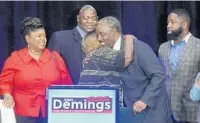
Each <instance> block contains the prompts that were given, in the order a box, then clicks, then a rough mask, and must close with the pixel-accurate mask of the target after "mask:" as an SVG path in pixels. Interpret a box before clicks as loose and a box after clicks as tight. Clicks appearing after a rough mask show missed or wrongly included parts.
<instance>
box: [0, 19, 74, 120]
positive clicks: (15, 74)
mask: <svg viewBox="0 0 200 123" xmlns="http://www.w3.org/2000/svg"><path fill="white" fill-rule="evenodd" d="M20 30H21V33H22V35H23V37H24V39H25V41H26V42H27V44H28V46H27V47H25V48H23V49H20V50H18V51H14V52H13V53H12V54H11V56H10V57H9V58H8V59H7V60H6V62H5V64H4V67H3V70H2V73H1V75H0V94H1V95H3V97H4V101H3V104H4V105H5V106H6V107H13V106H14V110H15V113H16V120H17V123H41V122H42V120H44V119H45V118H44V117H45V116H46V112H45V111H46V105H45V90H46V88H47V87H48V86H49V85H54V84H65V85H71V84H72V81H71V78H70V76H69V73H68V71H67V69H66V66H65V63H64V61H63V59H62V58H61V56H60V55H59V54H58V53H57V52H55V51H53V52H51V51H49V50H48V49H47V48H45V46H46V42H47V39H46V33H45V29H44V26H43V23H42V22H41V20H40V19H39V18H35V17H27V18H25V19H24V20H23V21H22V23H21V25H20Z"/></svg>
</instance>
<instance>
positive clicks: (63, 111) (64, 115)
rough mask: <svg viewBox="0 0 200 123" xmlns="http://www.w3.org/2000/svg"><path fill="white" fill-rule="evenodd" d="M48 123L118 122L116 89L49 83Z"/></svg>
mask: <svg viewBox="0 0 200 123" xmlns="http://www.w3.org/2000/svg"><path fill="white" fill-rule="evenodd" d="M47 99H48V101H47V104H48V109H47V110H48V123H118V121H119V120H118V117H119V116H117V115H118V111H119V105H118V100H119V99H118V91H117V88H114V87H108V86H104V87H102V86H51V87H49V88H48V89H47Z"/></svg>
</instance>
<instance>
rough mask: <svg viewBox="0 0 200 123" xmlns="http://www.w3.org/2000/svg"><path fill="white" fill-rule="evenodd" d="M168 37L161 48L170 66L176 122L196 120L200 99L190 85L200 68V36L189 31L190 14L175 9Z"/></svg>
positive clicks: (193, 122)
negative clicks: (197, 98)
mask: <svg viewBox="0 0 200 123" xmlns="http://www.w3.org/2000/svg"><path fill="white" fill-rule="evenodd" d="M167 22H168V24H167V31H168V38H169V41H168V42H165V43H163V44H162V45H161V46H160V48H159V57H160V59H161V61H162V63H163V65H164V67H165V69H166V73H167V76H168V79H167V80H168V81H167V82H166V88H167V92H168V95H169V98H170V101H171V108H172V112H173V117H174V121H175V123H196V122H197V121H196V116H197V110H198V102H193V101H192V100H191V99H190V89H191V88H192V86H193V84H194V82H195V77H196V75H197V73H198V72H199V71H200V40H199V39H198V38H196V37H194V36H193V35H192V34H191V33H190V32H189V26H190V16H189V14H188V12H187V11H186V10H183V9H175V10H173V11H172V12H171V13H170V14H169V16H168V21H167Z"/></svg>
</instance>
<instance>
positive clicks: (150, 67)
mask: <svg viewBox="0 0 200 123" xmlns="http://www.w3.org/2000/svg"><path fill="white" fill-rule="evenodd" d="M96 33H97V38H98V40H99V41H100V42H101V44H102V45H104V46H108V47H111V48H113V49H115V50H120V49H121V48H122V47H123V40H121V37H122V28H121V24H120V23H119V21H118V20H117V19H116V18H114V17H111V16H109V17H105V18H102V19H100V20H99V21H98V22H97V26H96ZM133 49H134V52H133V54H134V55H133V58H134V60H133V61H132V62H131V63H130V64H129V66H128V67H126V68H124V69H123V70H122V71H121V72H120V79H121V80H122V83H123V91H124V99H125V103H126V105H127V106H128V107H131V108H132V109H133V111H134V112H135V113H136V114H138V113H140V112H146V116H145V117H144V118H143V119H141V120H142V121H138V122H140V123H141V122H143V123H171V122H172V120H171V117H170V116H171V109H170V105H169V101H168V97H167V92H166V90H165V85H164V81H165V72H164V69H163V67H162V66H161V64H160V62H159V60H158V58H157V57H156V55H155V54H154V52H153V50H152V49H151V48H150V46H148V45H147V44H146V43H144V42H142V41H139V40H134V45H133Z"/></svg>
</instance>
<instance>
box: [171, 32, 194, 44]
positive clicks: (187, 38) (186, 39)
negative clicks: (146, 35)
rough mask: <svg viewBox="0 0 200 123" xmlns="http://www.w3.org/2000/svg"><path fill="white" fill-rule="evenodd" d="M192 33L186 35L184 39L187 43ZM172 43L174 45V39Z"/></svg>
mask: <svg viewBox="0 0 200 123" xmlns="http://www.w3.org/2000/svg"><path fill="white" fill-rule="evenodd" d="M191 35H192V34H191V33H190V32H189V33H188V34H187V35H186V36H185V38H184V39H183V41H185V43H187V42H188V40H189V38H190V36H191ZM171 44H172V45H174V40H172V41H171Z"/></svg>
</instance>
